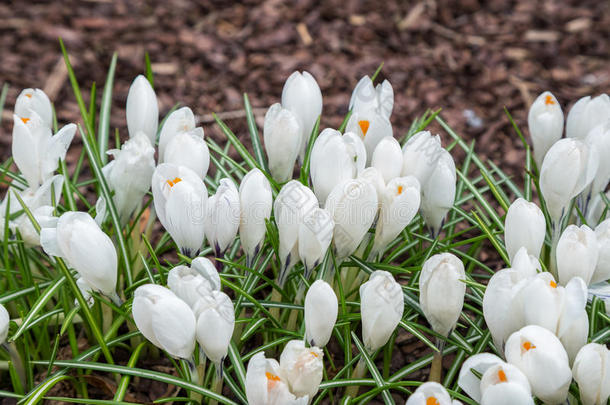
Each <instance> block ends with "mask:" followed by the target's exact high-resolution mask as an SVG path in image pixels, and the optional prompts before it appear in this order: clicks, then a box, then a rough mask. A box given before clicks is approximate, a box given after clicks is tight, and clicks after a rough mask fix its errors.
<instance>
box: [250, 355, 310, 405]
mask: <svg viewBox="0 0 610 405" xmlns="http://www.w3.org/2000/svg"><path fill="white" fill-rule="evenodd" d="M246 398H247V399H248V404H249V405H307V404H308V403H309V396H308V395H305V396H304V397H300V398H297V397H296V396H295V395H294V394H293V393H291V392H290V389H289V388H288V382H287V380H286V378H285V377H284V376H283V373H282V370H281V369H280V365H279V363H278V362H277V361H276V360H274V359H266V358H265V353H263V352H260V353H256V354H255V355H254V356H252V358H251V359H250V361H249V362H248V370H247V371H246Z"/></svg>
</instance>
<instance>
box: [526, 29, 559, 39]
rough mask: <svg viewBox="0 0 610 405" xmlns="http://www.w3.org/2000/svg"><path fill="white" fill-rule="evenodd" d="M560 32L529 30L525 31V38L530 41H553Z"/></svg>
mask: <svg viewBox="0 0 610 405" xmlns="http://www.w3.org/2000/svg"><path fill="white" fill-rule="evenodd" d="M560 36H561V34H560V33H559V32H557V31H538V30H529V31H527V32H526V33H525V40H526V41H530V42H555V41H557V40H559V37H560Z"/></svg>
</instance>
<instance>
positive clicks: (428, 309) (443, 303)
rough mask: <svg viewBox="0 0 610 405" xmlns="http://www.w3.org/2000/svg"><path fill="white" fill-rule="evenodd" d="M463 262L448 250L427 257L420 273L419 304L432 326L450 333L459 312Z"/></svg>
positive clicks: (440, 331)
mask: <svg viewBox="0 0 610 405" xmlns="http://www.w3.org/2000/svg"><path fill="white" fill-rule="evenodd" d="M465 278H466V274H465V272H464V264H463V263H462V261H461V260H460V259H458V258H457V257H456V256H455V255H453V254H451V253H441V254H437V255H434V256H432V257H430V258H429V259H428V260H426V262H425V263H424V265H423V267H422V270H421V274H420V276H419V305H420V306H421V309H422V311H423V312H424V315H425V316H426V319H427V320H428V322H429V323H430V325H431V326H432V329H434V331H435V332H436V333H438V334H440V335H443V336H449V333H451V331H452V330H453V329H454V328H455V325H456V324H457V321H458V319H459V317H460V314H461V313H462V307H463V305H464V295H465V294H466V284H464V281H463V280H464V279H465Z"/></svg>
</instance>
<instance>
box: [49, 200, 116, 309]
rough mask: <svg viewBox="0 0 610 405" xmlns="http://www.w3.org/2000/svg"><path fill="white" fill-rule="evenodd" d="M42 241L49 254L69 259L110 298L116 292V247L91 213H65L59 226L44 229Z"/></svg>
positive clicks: (70, 264) (86, 278) (92, 283)
mask: <svg viewBox="0 0 610 405" xmlns="http://www.w3.org/2000/svg"><path fill="white" fill-rule="evenodd" d="M40 244H41V245H42V248H43V249H44V251H45V252H46V253H47V254H48V255H49V256H57V257H61V258H63V259H66V262H67V264H68V265H69V266H70V267H72V268H73V269H74V270H76V271H77V272H78V274H80V276H81V277H82V278H84V279H85V280H87V283H89V285H90V286H91V287H93V289H95V290H96V291H99V292H101V293H102V294H105V295H107V296H110V297H113V296H115V295H116V293H115V286H116V281H117V254H116V249H115V248H114V245H113V244H112V240H110V237H108V235H106V234H105V233H104V232H103V231H102V230H101V229H100V227H99V226H98V224H97V223H96V222H95V220H94V219H93V218H91V216H90V215H89V214H87V213H86V212H74V211H69V212H66V213H64V214H62V216H61V217H59V220H58V221H57V225H56V226H55V227H51V228H42V229H41V231H40Z"/></svg>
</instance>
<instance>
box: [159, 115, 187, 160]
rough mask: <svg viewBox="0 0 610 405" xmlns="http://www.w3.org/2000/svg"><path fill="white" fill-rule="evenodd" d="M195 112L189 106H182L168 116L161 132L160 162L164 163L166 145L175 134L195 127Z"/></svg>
mask: <svg viewBox="0 0 610 405" xmlns="http://www.w3.org/2000/svg"><path fill="white" fill-rule="evenodd" d="M195 126H196V122H195V114H193V111H192V110H191V109H190V108H189V107H182V108H179V109H177V110H176V111H174V112H172V113H171V114H170V115H168V116H167V118H166V119H165V122H164V123H163V126H162V127H161V131H160V133H159V163H164V161H163V156H164V155H165V147H166V146H167V144H168V142H169V141H170V140H171V139H173V137H174V136H176V135H178V134H181V133H184V132H190V131H192V130H194V129H195Z"/></svg>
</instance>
